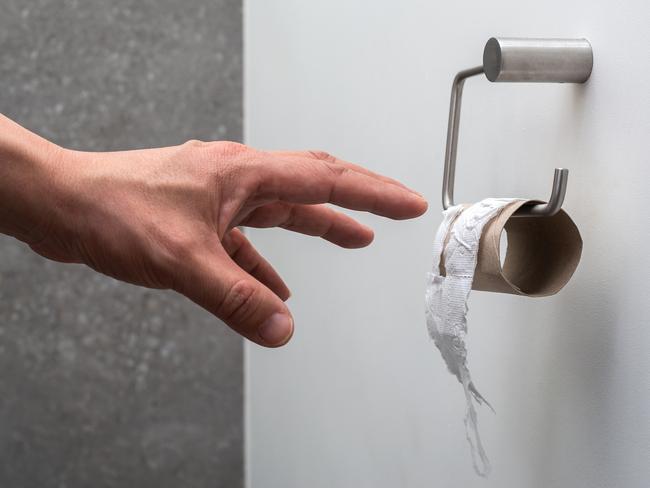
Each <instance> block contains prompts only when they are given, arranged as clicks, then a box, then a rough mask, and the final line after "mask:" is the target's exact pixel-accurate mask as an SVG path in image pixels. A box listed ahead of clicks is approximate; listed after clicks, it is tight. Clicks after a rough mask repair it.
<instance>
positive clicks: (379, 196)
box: [28, 141, 427, 347]
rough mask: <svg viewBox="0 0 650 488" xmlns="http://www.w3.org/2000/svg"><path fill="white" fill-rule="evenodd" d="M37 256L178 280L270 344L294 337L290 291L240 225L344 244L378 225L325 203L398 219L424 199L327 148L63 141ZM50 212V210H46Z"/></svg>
mask: <svg viewBox="0 0 650 488" xmlns="http://www.w3.org/2000/svg"><path fill="white" fill-rule="evenodd" d="M49 178H51V182H52V184H51V186H50V187H49V189H48V191H47V193H48V195H49V196H48V198H49V199H50V200H49V201H48V205H47V212H40V213H39V214H40V215H41V216H42V219H43V221H42V222H39V223H38V225H35V228H38V229H39V232H38V235H39V237H38V239H36V240H34V239H33V240H32V241H31V242H29V241H28V242H29V244H30V245H31V247H32V249H34V250H35V251H36V252H38V253H39V254H41V255H43V256H45V257H47V258H50V259H54V260H57V261H62V262H75V263H84V264H86V265H88V266H90V267H91V268H93V269H95V270H97V271H99V272H101V273H104V274H107V275H109V276H112V277H114V278H117V279H119V280H123V281H127V282H129V283H134V284H137V285H142V286H146V287H151V288H165V289H167V288H168V289H173V290H176V291H177V292H179V293H182V294H183V295H185V296H187V297H188V298H190V299H191V300H193V301H194V302H196V303H197V304H199V305H200V306H202V307H203V308H205V309H207V310H208V311H210V312H211V313H213V314H214V315H216V316H217V317H219V318H220V319H221V320H223V321H224V322H225V323H226V324H228V325H229V326H230V327H232V328H233V329H234V330H235V331H237V332H238V333H240V334H241V335H243V336H245V337H247V338H248V339H250V340H251V341H253V342H256V343H258V344H260V345H264V346H269V347H276V346H281V345H283V344H285V343H286V342H287V341H288V340H289V339H290V338H291V335H292V333H293V319H292V318H291V314H290V312H289V309H288V308H287V306H286V305H285V303H284V301H285V300H286V299H287V298H288V297H289V295H290V292H289V289H288V288H287V286H286V285H285V283H284V282H283V281H282V279H281V278H280V276H279V275H278V274H277V273H276V271H275V270H274V269H273V267H272V266H271V265H270V264H269V263H268V262H267V261H266V260H265V259H264V258H263V257H262V256H260V254H259V253H258V252H257V251H256V250H255V248H254V247H253V246H252V245H251V243H250V242H249V241H248V239H247V238H246V237H245V236H244V234H243V233H242V232H241V231H240V230H238V229H237V226H249V227H282V228H284V229H287V230H292V231H295V232H300V233H303V234H308V235H313V236H320V237H322V238H323V239H326V240H328V241H330V242H332V243H334V244H337V245H339V246H342V247H346V248H358V247H363V246H367V245H368V244H370V242H371V241H372V239H373V232H372V230H371V229H370V228H368V227H366V226H364V225H362V224H360V223H359V222H357V221H356V220H354V219H352V218H351V217H348V216H346V215H345V214H343V213H340V212H337V211H335V210H333V209H332V208H330V207H329V206H327V205H324V204H326V203H331V204H334V205H338V206H341V207H345V208H348V209H353V210H362V211H368V212H372V213H374V214H377V215H382V216H385V217H389V218H392V219H408V218H412V217H417V216H419V215H421V214H423V213H424V212H425V211H426V208H427V204H426V202H425V200H424V199H423V198H422V197H421V196H420V195H418V194H417V193H414V192H413V191H411V190H409V189H408V188H406V187H405V186H403V185H402V184H400V183H398V182H397V181H394V180H392V179H389V178H386V177H384V176H380V175H378V174H375V173H372V172H371V171H368V170H367V169H364V168H362V167H360V166H356V165H354V164H351V163H347V162H345V161H341V160H338V159H336V158H335V157H333V156H330V155H328V154H326V153H322V152H266V151H257V150H255V149H252V148H249V147H247V146H244V145H241V144H237V143H232V142H199V141H190V142H187V143H185V144H183V145H181V146H177V147H168V148H161V149H146V150H137V151H125V152H113V153H89V152H79V151H69V150H64V149H61V150H60V151H58V152H57V153H56V157H55V159H54V161H53V164H52V165H51V166H50V170H49ZM44 210H45V209H44Z"/></svg>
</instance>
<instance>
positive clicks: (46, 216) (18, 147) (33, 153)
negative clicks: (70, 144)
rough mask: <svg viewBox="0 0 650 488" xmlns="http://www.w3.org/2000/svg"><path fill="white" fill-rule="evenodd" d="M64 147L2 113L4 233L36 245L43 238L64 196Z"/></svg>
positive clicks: (0, 209) (0, 218)
mask: <svg viewBox="0 0 650 488" xmlns="http://www.w3.org/2000/svg"><path fill="white" fill-rule="evenodd" d="M66 152H67V151H66V150H65V149H63V148H62V147H60V146H58V145H56V144H54V143H52V142H49V141H47V140H45V139H43V138H41V137H39V136H37V135H36V134H34V133H32V132H30V131H28V130H27V129H25V128H23V127H21V126H19V125H18V124H16V123H14V122H12V121H10V120H9V119H7V118H6V117H3V116H1V115H0V232H1V233H4V234H7V235H11V236H13V237H15V238H17V239H19V240H21V241H23V242H26V243H28V244H33V243H36V242H39V241H41V240H43V239H44V238H45V237H46V235H47V233H48V231H49V227H50V226H51V225H52V223H53V220H54V214H55V213H56V210H57V209H56V207H57V206H58V202H59V201H60V199H61V193H62V191H63V188H64V186H65V185H64V180H65V178H66V174H65V173H66V171H65V170H64V168H63V163H64V161H65V159H66V158H65V153H66Z"/></svg>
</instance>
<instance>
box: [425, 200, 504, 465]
mask: <svg viewBox="0 0 650 488" xmlns="http://www.w3.org/2000/svg"><path fill="white" fill-rule="evenodd" d="M513 201H516V200H512V199H505V198H503V199H496V198H488V199H486V200H483V201H482V202H480V203H477V204H475V205H472V206H471V207H469V208H467V209H465V207H463V206H462V205H456V206H454V207H450V208H449V209H448V210H446V211H445V212H444V213H443V216H444V218H443V222H442V224H440V227H439V228H438V232H437V233H436V238H435V241H434V245H433V249H434V252H433V263H434V264H433V270H432V272H431V273H429V275H428V280H427V293H426V317H427V328H428V329H429V335H430V336H431V338H432V339H433V340H434V342H435V344H436V346H437V347H438V349H440V353H441V354H442V357H443V359H444V360H445V363H446V364H447V368H448V369H449V372H450V373H451V374H453V375H455V376H456V378H458V381H460V382H461V384H462V385H463V389H464V390H465V396H466V400H467V411H466V414H465V432H466V435H467V440H468V441H469V444H470V449H471V452H472V461H473V463H474V469H475V470H476V472H477V473H478V474H480V475H481V476H487V474H488V473H489V472H490V462H489V460H488V458H487V455H486V454H485V449H484V448H483V445H482V443H481V437H480V436H479V432H478V425H477V418H476V409H475V408H474V402H478V403H479V404H481V403H487V402H486V401H485V399H484V398H483V397H482V396H481V394H480V393H479V392H478V390H477V389H476V387H475V386H474V384H473V383H472V378H471V376H470V373H469V369H468V368H467V349H466V347H465V335H466V333H467V320H466V314H467V298H468V297H469V292H470V290H471V289H472V281H473V279H474V270H475V269H476V261H477V256H478V248H479V242H480V239H481V233H482V231H483V227H484V226H485V224H487V222H489V221H490V220H491V219H492V218H494V216H495V215H496V214H497V213H498V212H499V210H501V209H502V208H503V207H505V206H506V205H508V204H509V203H512V202H513ZM441 260H442V261H441ZM443 263H444V268H445V273H444V275H443V273H442V272H441V265H443ZM488 405H489V404H488Z"/></svg>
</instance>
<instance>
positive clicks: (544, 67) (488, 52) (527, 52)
mask: <svg viewBox="0 0 650 488" xmlns="http://www.w3.org/2000/svg"><path fill="white" fill-rule="evenodd" d="M592 67H593V51H592V49H591V44H590V43H589V41H588V40H587V39H531V38H506V37H492V38H491V39H489V40H488V41H487V43H486V44H485V48H484V50H483V65H482V66H477V67H475V68H470V69H466V70H463V71H460V72H459V73H458V74H457V75H456V76H455V77H454V81H453V83H452V85H451V99H450V102H449V122H448V125H447V147H446V151H445V170H444V176H443V180H442V206H443V208H444V209H445V210H446V209H447V208H449V207H451V206H453V205H454V179H455V175H456V155H457V151H458V128H459V123H460V107H461V101H462V97H463V86H464V84H465V80H466V79H467V78H470V77H472V76H476V75H480V74H482V73H484V74H485V76H486V77H487V79H488V80H489V81H492V82H534V83H584V82H586V81H587V80H588V79H589V76H590V75H591V70H592ZM568 179H569V170H568V169H566V168H556V169H555V175H554V178H553V187H552V191H551V196H550V198H549V200H548V203H540V204H531V205H525V206H523V207H521V208H520V209H519V211H517V213H516V214H515V216H526V217H550V216H552V215H555V214H556V213H557V212H559V210H560V209H561V208H562V204H563V203H564V197H565V195H566V189H567V183H568Z"/></svg>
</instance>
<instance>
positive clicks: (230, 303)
mask: <svg viewBox="0 0 650 488" xmlns="http://www.w3.org/2000/svg"><path fill="white" fill-rule="evenodd" d="M257 297H258V291H257V287H256V286H255V285H254V284H253V283H251V282H250V281H248V280H245V279H244V280H239V281H237V282H236V283H234V284H233V285H232V286H231V287H230V289H229V290H227V292H226V294H225V296H224V298H223V301H222V303H221V305H220V306H219V310H218V314H219V317H220V318H221V319H223V320H224V321H226V322H229V323H231V324H232V323H237V324H242V323H245V322H247V321H248V320H250V319H251V318H252V316H253V314H254V313H255V311H256V309H257V306H258V298H257Z"/></svg>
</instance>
